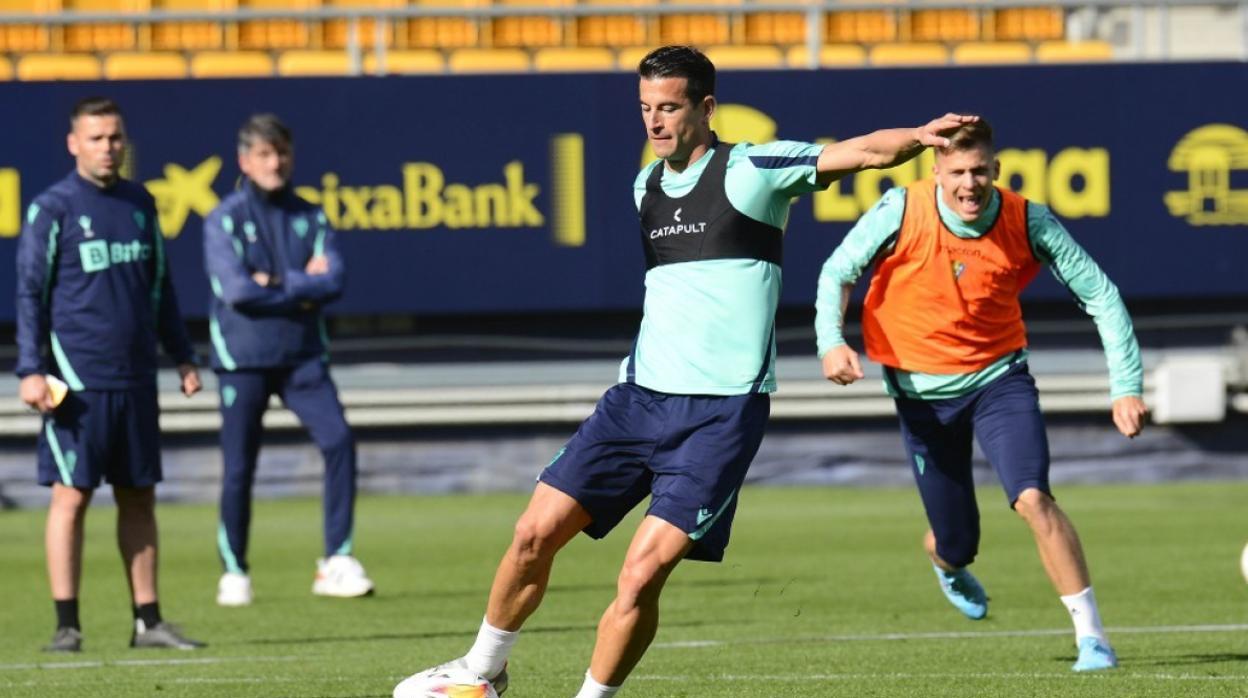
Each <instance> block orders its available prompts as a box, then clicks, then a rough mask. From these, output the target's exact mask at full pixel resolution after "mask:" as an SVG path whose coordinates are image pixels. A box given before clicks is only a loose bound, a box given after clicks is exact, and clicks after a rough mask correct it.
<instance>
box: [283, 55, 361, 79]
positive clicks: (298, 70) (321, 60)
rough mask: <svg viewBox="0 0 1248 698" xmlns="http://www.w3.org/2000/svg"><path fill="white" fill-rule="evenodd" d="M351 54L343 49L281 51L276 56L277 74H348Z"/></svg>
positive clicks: (290, 75)
mask: <svg viewBox="0 0 1248 698" xmlns="http://www.w3.org/2000/svg"><path fill="white" fill-rule="evenodd" d="M351 72H352V71H351V56H350V55H349V54H348V53H346V52H345V51H301V50H293V51H283V52H282V53H281V55H279V56H278V57H277V74H278V75H282V76H287V77H292V76H302V77H307V76H312V75H322V76H324V75H350V74H351Z"/></svg>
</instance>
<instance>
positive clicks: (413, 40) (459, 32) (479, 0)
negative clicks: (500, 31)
mask: <svg viewBox="0 0 1248 698" xmlns="http://www.w3.org/2000/svg"><path fill="white" fill-rule="evenodd" d="M489 4H490V0H412V2H411V6H412V7H425V8H436V7H447V8H456V9H458V8H470V7H485V6H488V5H489ZM489 26H490V23H489V20H484V19H483V20H476V19H463V18H460V17H417V18H415V19H411V20H408V22H407V42H406V45H407V46H408V47H409V48H469V47H475V46H477V45H478V44H479V43H480V40H481V37H483V36H485V35H486V33H487V32H488V30H489Z"/></svg>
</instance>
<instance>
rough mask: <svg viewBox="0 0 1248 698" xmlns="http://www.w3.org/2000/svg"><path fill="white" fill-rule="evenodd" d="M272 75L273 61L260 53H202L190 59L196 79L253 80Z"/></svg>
mask: <svg viewBox="0 0 1248 698" xmlns="http://www.w3.org/2000/svg"><path fill="white" fill-rule="evenodd" d="M270 75H273V59H272V58H270V57H269V54H267V53H264V52H262V51H203V52H200V53H196V54H195V55H194V56H192V57H191V76H192V77H196V78H253V77H268V76H270Z"/></svg>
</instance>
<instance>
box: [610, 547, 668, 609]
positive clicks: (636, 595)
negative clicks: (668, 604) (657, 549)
mask: <svg viewBox="0 0 1248 698" xmlns="http://www.w3.org/2000/svg"><path fill="white" fill-rule="evenodd" d="M666 579H667V570H665V569H664V568H663V566H662V565H660V564H659V562H658V561H657V560H655V559H653V558H651V557H639V558H629V559H627V560H625V561H624V566H623V567H622V568H621V569H620V577H619V580H618V581H617V582H616V591H617V594H618V598H619V600H620V601H621V602H623V603H625V604H626V605H636V606H644V605H648V604H657V603H658V600H659V592H661V591H662V589H663V582H664V581H666Z"/></svg>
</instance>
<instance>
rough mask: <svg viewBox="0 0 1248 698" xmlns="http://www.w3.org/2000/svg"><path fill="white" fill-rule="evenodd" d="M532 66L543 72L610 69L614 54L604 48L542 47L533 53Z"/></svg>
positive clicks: (612, 66)
mask: <svg viewBox="0 0 1248 698" xmlns="http://www.w3.org/2000/svg"><path fill="white" fill-rule="evenodd" d="M533 67H534V68H536V69H537V70H540V71H544V72H563V73H566V72H573V71H610V70H614V69H615V56H614V55H612V54H611V51H610V50H608V49H605V48H595V47H587V48H543V49H538V50H537V51H536V52H535V53H534V54H533Z"/></svg>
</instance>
